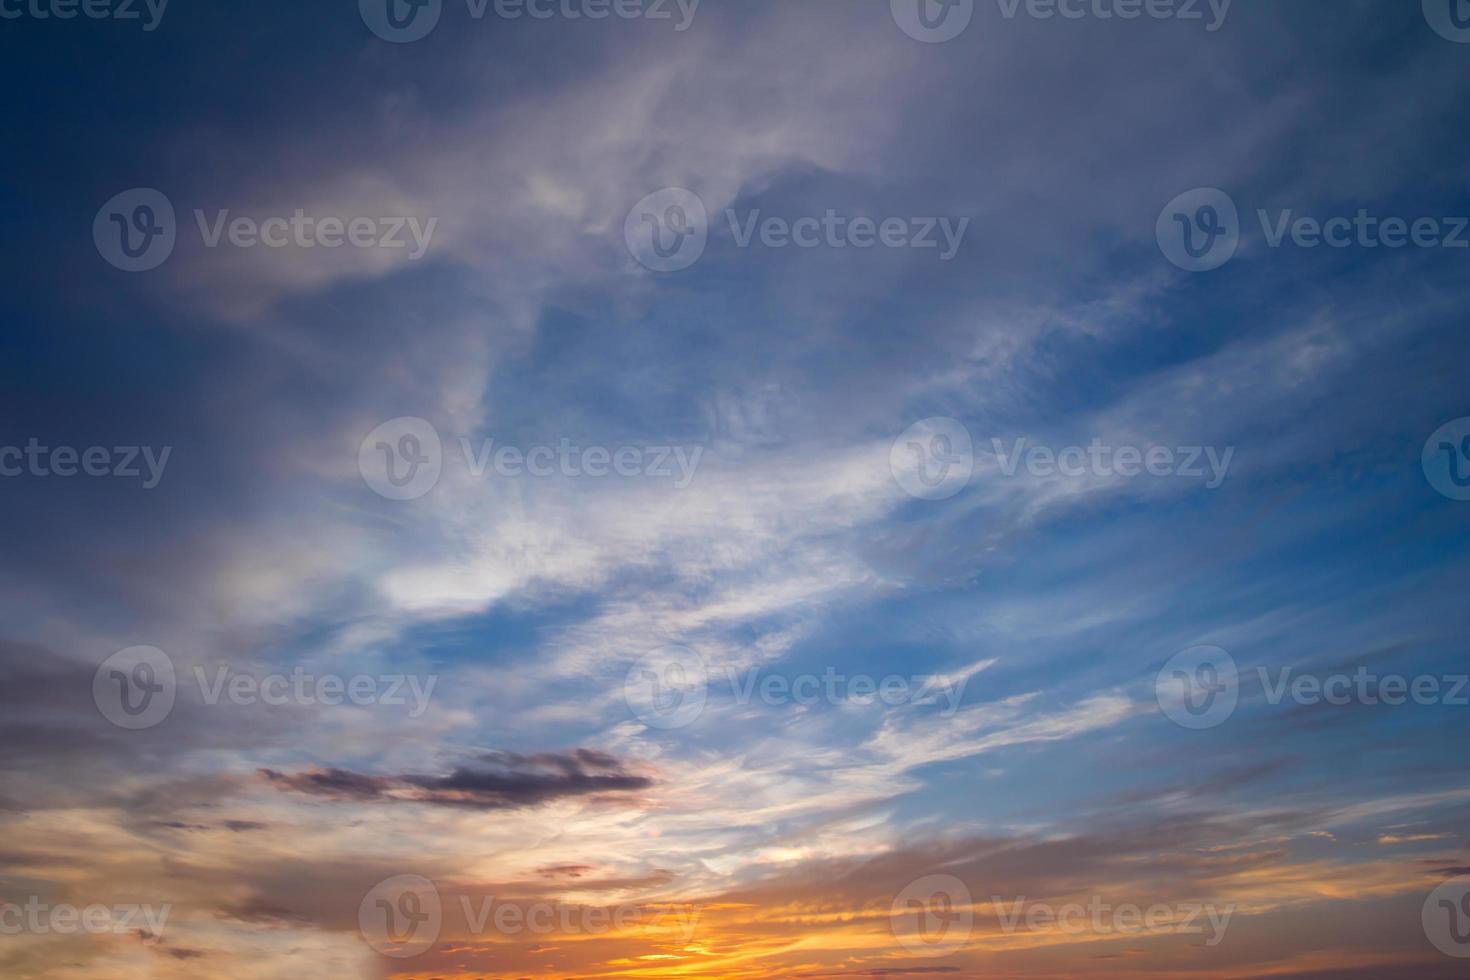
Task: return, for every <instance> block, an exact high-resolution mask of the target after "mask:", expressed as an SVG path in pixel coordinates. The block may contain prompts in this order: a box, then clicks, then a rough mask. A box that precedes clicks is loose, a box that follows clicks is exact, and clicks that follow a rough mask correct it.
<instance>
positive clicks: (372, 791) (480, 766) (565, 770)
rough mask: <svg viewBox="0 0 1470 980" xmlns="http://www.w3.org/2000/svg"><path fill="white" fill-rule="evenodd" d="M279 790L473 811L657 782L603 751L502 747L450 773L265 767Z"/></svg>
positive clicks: (611, 793)
mask: <svg viewBox="0 0 1470 980" xmlns="http://www.w3.org/2000/svg"><path fill="white" fill-rule="evenodd" d="M260 772H261V774H262V775H263V776H265V778H266V779H267V780H269V781H270V783H271V784H272V785H274V786H275V787H276V788H277V789H280V790H283V791H290V792H296V793H305V794H308V795H312V796H323V797H327V798H329V799H333V800H338V801H351V802H359V803H362V802H396V803H428V804H431V805H435V806H452V807H466V808H469V809H474V810H510V809H518V808H521V807H529V806H536V805H538V804H541V803H546V802H549V801H552V800H557V799H562V798H566V797H584V796H585V797H598V798H608V799H611V798H615V797H616V796H617V794H626V793H632V792H634V791H637V790H644V789H648V788H649V787H651V786H653V785H654V780H653V779H652V777H650V776H647V775H643V774H640V773H634V772H629V771H627V770H626V769H625V767H624V763H623V762H622V761H621V760H619V759H617V758H615V757H613V756H610V755H608V754H606V753H604V752H598V751H596V750H593V749H576V750H574V751H573V752H571V753H566V754H561V753H551V752H547V753H539V754H536V755H516V754H514V753H506V752H497V753H489V754H486V755H483V756H481V757H479V759H477V760H476V763H475V765H473V766H458V767H456V768H455V769H454V770H453V771H451V772H450V773H449V774H448V775H444V776H424V775H400V776H370V775H364V774H362V773H356V772H350V771H348V770H345V769H320V770H312V771H308V772H301V773H294V774H290V775H288V774H286V773H281V772H276V771H275V770H272V769H262V770H261V771H260Z"/></svg>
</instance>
